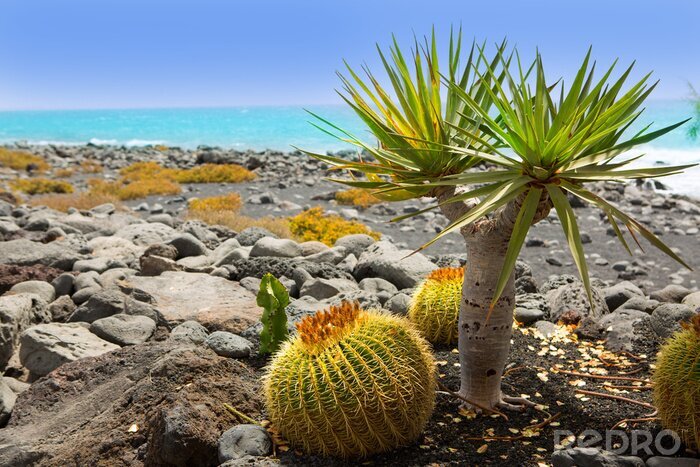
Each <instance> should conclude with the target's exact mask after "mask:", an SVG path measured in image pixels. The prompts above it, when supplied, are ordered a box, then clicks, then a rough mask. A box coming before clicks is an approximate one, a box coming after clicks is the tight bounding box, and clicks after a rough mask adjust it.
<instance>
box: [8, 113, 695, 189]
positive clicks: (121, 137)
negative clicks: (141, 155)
mask: <svg viewBox="0 0 700 467" xmlns="http://www.w3.org/2000/svg"><path fill="white" fill-rule="evenodd" d="M305 109H307V110H309V111H311V112H314V113H316V114H318V115H320V116H322V117H323V118H325V119H327V120H329V121H331V122H333V123H334V124H337V125H338V126H340V127H341V128H343V129H346V130H347V131H349V132H350V133H352V134H354V135H356V136H358V137H360V138H364V139H366V140H367V141H368V142H371V141H372V140H373V138H372V136H371V135H370V133H369V132H368V131H367V129H366V128H365V127H364V126H363V124H362V122H361V121H360V120H359V118H358V117H357V116H356V115H355V114H354V113H353V111H352V109H350V108H349V107H347V106H344V105H311V106H307V107H304V106H246V107H222V108H162V109H104V110H18V111H0V144H14V143H20V142H21V143H26V144H36V145H42V144H54V145H82V144H89V143H91V144H95V145H116V146H147V145H165V146H177V147H181V148H185V149H194V148H196V147H198V146H218V147H222V148H228V149H238V150H249V149H250V150H257V151H262V150H268V149H269V150H277V151H290V150H292V149H293V148H292V146H297V147H302V148H304V149H309V150H313V151H322V152H326V151H338V150H342V149H351V148H352V146H350V145H348V144H346V143H344V142H342V141H339V140H337V139H335V138H333V137H331V136H329V135H327V134H325V133H323V132H321V131H320V130H318V129H317V128H315V127H314V126H313V125H311V123H310V122H311V121H313V120H314V118H313V116H312V115H310V114H309V113H307V111H306V110H305ZM692 116H693V106H692V103H691V102H689V101H687V100H651V101H648V102H647V106H646V110H645V112H644V113H643V114H642V115H641V116H640V118H639V119H638V121H637V122H635V124H634V125H633V126H632V127H631V128H630V130H629V131H630V134H632V133H634V132H637V131H639V130H641V129H642V128H643V127H645V126H647V125H649V124H652V126H651V128H650V130H653V129H658V128H661V127H662V126H666V125H670V124H672V123H675V122H678V121H681V120H685V119H687V118H690V117H692ZM687 127H688V125H687V124H686V125H683V126H681V127H680V128H678V129H676V130H674V131H672V132H670V133H668V134H666V135H664V136H663V137H661V138H659V139H657V140H655V141H654V142H652V143H651V144H650V145H645V146H641V147H639V148H637V149H635V150H634V151H631V152H630V153H631V154H630V155H639V154H644V156H643V157H642V158H641V159H640V160H639V161H638V162H637V163H636V165H640V166H641V165H646V166H650V165H660V164H665V165H670V164H692V163H700V140H692V139H691V138H689V136H688V134H687ZM699 180H700V169H699V168H698V167H694V168H692V169H690V170H689V171H688V172H686V173H684V174H681V175H676V176H673V177H669V178H666V179H665V180H664V181H665V183H666V184H667V185H669V186H670V187H671V188H672V189H673V190H675V191H678V192H680V193H684V194H689V195H693V196H700V183H698V181H699Z"/></svg>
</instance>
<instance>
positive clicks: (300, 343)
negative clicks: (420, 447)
mask: <svg viewBox="0 0 700 467" xmlns="http://www.w3.org/2000/svg"><path fill="white" fill-rule="evenodd" d="M297 330H298V333H297V335H296V336H294V337H293V338H292V339H290V340H288V341H287V342H285V344H284V345H283V346H282V348H281V349H280V351H279V352H278V353H277V354H276V355H275V357H274V358H273V360H272V362H271V363H270V366H269V368H268V371H267V374H266V376H265V398H266V405H267V410H268V413H269V417H270V420H271V421H272V423H273V425H274V426H275V427H277V429H279V431H280V432H281V433H282V434H283V435H284V436H285V437H286V438H287V439H288V440H289V441H290V442H291V443H292V444H293V445H295V446H299V447H302V448H303V449H304V450H305V451H306V452H308V453H315V454H323V455H333V456H339V457H344V458H348V457H364V456H366V455H369V454H373V453H378V452H383V451H388V450H391V449H393V448H396V447H398V446H401V445H405V444H407V443H410V442H412V441H414V440H415V439H416V438H417V437H418V435H419V434H420V433H421V431H422V430H423V427H424V426H425V424H426V422H427V421H428V419H429V418H430V415H431V413H432V411H433V407H434V405H435V384H436V383H435V381H436V380H435V362H434V359H433V356H432V353H431V351H430V349H429V345H428V344H427V342H425V340H424V339H423V338H422V337H421V336H420V335H419V333H418V332H417V331H416V330H415V329H414V328H413V327H412V326H411V324H410V323H409V322H408V321H407V320H405V319H402V318H399V317H396V316H389V315H384V314H381V313H379V312H377V311H371V310H370V311H365V310H362V309H360V308H359V306H358V305H357V304H352V303H343V304H342V305H341V306H338V307H331V308H330V309H329V310H327V311H322V312H319V313H317V314H315V315H313V316H309V317H306V318H304V319H303V320H302V321H301V322H300V323H299V324H297Z"/></svg>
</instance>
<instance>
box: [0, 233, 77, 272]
mask: <svg viewBox="0 0 700 467" xmlns="http://www.w3.org/2000/svg"><path fill="white" fill-rule="evenodd" d="M83 258H84V257H83V256H82V255H80V254H78V253H76V252H74V251H73V250H72V249H71V248H69V247H68V246H67V245H63V244H59V243H58V242H53V243H46V244H44V243H37V242H32V241H31V240H25V239H19V240H10V241H9V242H3V244H2V248H0V264H18V265H21V266H33V265H35V264H41V265H44V266H51V267H53V268H58V269H63V270H65V271H70V270H71V269H72V268H73V264H74V263H75V262H76V261H78V260H79V259H83Z"/></svg>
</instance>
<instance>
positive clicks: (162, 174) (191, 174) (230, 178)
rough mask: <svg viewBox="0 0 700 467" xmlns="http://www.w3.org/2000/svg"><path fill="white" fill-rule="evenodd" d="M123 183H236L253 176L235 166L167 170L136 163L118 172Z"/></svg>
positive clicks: (206, 166)
mask: <svg viewBox="0 0 700 467" xmlns="http://www.w3.org/2000/svg"><path fill="white" fill-rule="evenodd" d="M119 173H120V175H121V176H122V179H123V180H124V181H134V180H144V179H153V178H157V179H160V180H171V181H174V182H179V183H238V182H245V181H249V180H253V179H254V178H255V174H254V173H253V172H251V171H249V170H247V169H246V168H244V167H241V166H240V165H237V164H202V165H198V166H196V167H193V168H191V169H168V168H165V167H163V166H161V165H160V164H158V163H156V162H137V163H135V164H132V165H130V166H128V167H125V168H123V169H121V170H120V171H119Z"/></svg>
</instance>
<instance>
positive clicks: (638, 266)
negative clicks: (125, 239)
mask: <svg viewBox="0 0 700 467" xmlns="http://www.w3.org/2000/svg"><path fill="white" fill-rule="evenodd" d="M25 149H27V150H29V151H30V152H32V153H34V154H37V155H40V156H41V157H43V158H44V159H46V160H47V161H48V162H49V163H50V164H51V165H52V166H53V167H54V168H55V169H66V168H71V167H77V166H79V165H80V164H81V163H83V162H84V161H90V160H94V161H98V162H99V163H100V164H102V166H103V167H104V172H103V173H101V174H97V175H86V174H76V175H74V176H73V177H71V178H70V179H69V180H70V181H71V183H73V184H74V186H75V187H76V189H77V190H84V189H86V187H87V180H88V179H90V178H104V179H114V178H116V177H117V176H118V170H119V169H121V168H124V167H127V166H129V165H131V164H134V163H136V162H145V161H152V162H157V163H158V164H160V165H162V166H164V167H171V168H191V167H194V166H196V165H198V164H204V163H214V164H227V163H232V164H239V165H242V166H244V167H246V168H248V169H250V170H253V171H254V172H255V174H256V175H257V178H256V179H255V180H253V181H250V182H244V183H234V184H219V183H208V184H189V185H184V186H183V192H182V193H181V194H179V195H172V196H151V197H148V198H145V199H137V200H133V201H128V202H126V203H125V204H126V205H127V206H129V207H132V208H136V207H137V206H139V205H143V204H144V203H145V205H146V206H149V207H152V206H154V205H157V206H164V207H165V211H166V212H167V213H169V214H171V215H173V216H174V217H183V216H184V215H186V213H187V205H188V200H189V199H191V198H195V197H207V196H216V195H221V194H225V193H230V192H236V193H239V194H240V195H241V197H242V199H243V206H242V208H241V213H242V214H244V215H246V216H251V217H254V218H261V217H265V216H272V217H284V216H290V215H294V214H296V213H298V212H299V210H300V209H302V208H307V207H312V206H321V207H323V208H324V209H325V210H326V211H330V212H336V213H339V214H340V215H341V216H343V217H345V218H348V219H357V220H359V221H361V222H362V223H364V224H366V225H367V226H369V227H370V228H371V229H372V230H375V231H377V232H380V233H382V234H383V235H387V236H389V238H391V239H392V241H394V242H396V243H397V244H399V245H401V246H402V247H406V248H412V249H415V248H418V247H420V246H421V245H423V244H424V243H425V242H427V241H428V240H430V239H431V238H432V237H433V236H434V235H435V233H436V232H439V231H440V230H441V229H442V228H444V227H445V226H446V225H447V223H446V219H443V218H442V215H441V214H439V213H436V214H434V212H428V213H426V214H421V215H419V216H417V217H415V218H409V219H406V220H404V221H401V222H389V221H390V220H391V219H392V218H393V217H396V216H397V215H400V214H404V213H408V212H411V211H415V210H419V209H421V208H423V207H426V206H428V205H430V203H431V200H430V199H424V200H409V201H404V202H400V203H382V204H378V205H375V206H371V207H369V208H367V209H362V208H357V207H354V206H342V205H339V204H338V203H337V202H336V201H335V193H336V192H337V191H339V190H343V189H345V188H346V187H343V186H341V185H339V184H336V183H332V182H328V181H326V180H325V178H326V177H328V176H331V175H332V176H333V177H338V175H339V174H338V173H337V172H330V171H328V167H327V166H326V165H325V164H322V163H320V162H318V161H316V160H314V159H311V158H309V157H306V156H305V155H303V154H301V153H300V152H282V151H272V150H268V151H253V150H248V151H239V150H235V149H221V148H215V147H206V146H202V147H200V148H198V149H193V150H191V149H181V148H171V147H166V146H146V147H125V146H109V145H82V146H54V145H43V146H26V147H25ZM336 154H338V155H340V156H344V157H356V156H355V155H354V153H353V152H352V151H341V152H339V153H336ZM665 182H666V181H665V180H663V179H662V180H661V181H656V180H646V181H641V182H640V183H639V184H636V185H633V184H629V185H618V184H615V183H597V184H594V185H593V186H594V191H596V192H597V193H599V194H600V195H602V196H603V197H605V198H606V199H609V200H610V201H612V202H614V203H616V204H617V205H618V206H620V207H621V208H623V210H624V211H625V212H629V213H631V214H633V215H634V216H635V217H637V218H638V219H639V220H641V221H642V222H643V223H645V224H646V225H648V226H649V227H651V228H652V229H653V230H655V232H656V233H659V234H662V235H663V237H662V239H663V240H664V242H666V243H667V244H668V245H669V246H671V247H674V248H677V249H679V250H681V251H683V252H686V253H687V254H686V255H685V257H689V260H690V261H691V262H695V263H697V258H695V257H692V255H691V253H690V252H692V251H694V250H695V249H696V248H697V241H698V238H700V233H698V232H697V230H698V227H699V222H698V219H700V207H699V206H700V197H698V198H693V197H689V196H685V195H682V194H679V193H674V192H672V191H668V190H665V189H663V188H664V187H665V185H664V183H665ZM261 199H262V200H263V201H262V202H260V200H261ZM145 212H146V213H147V212H148V208H147V209H146V211H145ZM577 213H578V214H579V222H580V224H581V230H582V232H583V234H585V235H587V236H588V237H590V239H591V242H590V244H587V245H585V247H586V252H587V253H588V254H589V255H590V260H589V262H590V267H591V269H592V271H593V273H594V275H597V276H598V277H600V278H602V279H605V280H615V279H617V278H618V276H619V275H620V274H619V271H618V270H616V269H615V268H614V267H613V266H615V264H617V263H618V262H630V261H633V262H634V263H635V265H634V266H633V267H634V268H635V270H637V271H638V272H639V273H640V274H644V275H646V277H647V278H648V279H649V280H650V281H651V282H655V283H657V284H661V283H666V282H668V280H669V274H670V275H673V276H674V277H675V278H676V279H675V280H676V281H678V282H680V283H683V284H684V285H687V286H690V287H693V286H696V285H697V284H698V282H699V281H700V275H699V274H698V273H697V272H689V271H687V270H684V269H683V268H682V267H681V266H680V265H678V264H677V263H675V262H674V261H673V260H671V259H670V258H669V257H667V256H666V255H664V254H663V253H661V252H659V251H658V250H656V249H655V248H653V247H651V246H649V247H648V248H647V246H646V245H644V244H643V246H644V247H645V248H644V250H645V251H644V252H643V253H642V251H641V250H639V251H638V252H637V253H638V255H635V256H634V257H630V256H629V255H628V254H627V252H626V251H624V249H622V248H619V245H618V244H617V243H616V242H617V240H615V239H614V237H612V236H611V229H610V226H609V224H607V221H606V220H604V219H600V217H599V215H598V214H599V213H598V211H596V210H595V209H593V208H590V207H586V206H581V207H579V208H577ZM530 237H532V239H533V241H532V242H530V243H529V245H530V246H528V247H527V248H524V249H523V252H522V253H521V255H522V257H523V258H524V259H525V260H526V261H528V262H529V263H530V264H532V265H533V269H534V270H535V276H537V278H538V280H546V278H547V277H548V276H549V275H551V274H561V273H563V272H566V273H568V274H577V272H576V268H575V267H574V265H573V261H572V260H571V257H570V254H569V252H568V248H567V246H566V242H565V240H564V238H563V236H562V233H561V227H560V226H559V223H558V220H557V219H556V217H555V215H554V214H552V216H551V220H550V221H545V222H541V223H540V224H538V225H536V226H535V228H533V230H532V231H531V233H530ZM461 242H462V239H461V237H460V236H459V235H458V234H450V235H448V236H447V237H446V238H445V239H444V240H443V241H441V242H437V243H436V244H433V245H432V246H431V247H429V249H428V250H426V251H427V253H429V254H432V255H445V254H451V253H454V252H460V251H461V250H462V247H461ZM630 242H632V243H633V241H632V239H630ZM694 266H695V269H696V271H697V270H698V268H700V264H694Z"/></svg>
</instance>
